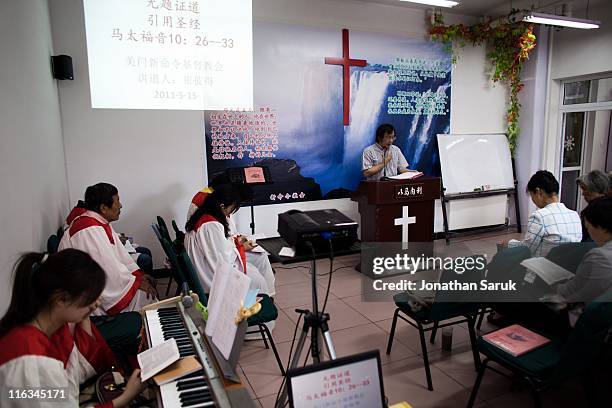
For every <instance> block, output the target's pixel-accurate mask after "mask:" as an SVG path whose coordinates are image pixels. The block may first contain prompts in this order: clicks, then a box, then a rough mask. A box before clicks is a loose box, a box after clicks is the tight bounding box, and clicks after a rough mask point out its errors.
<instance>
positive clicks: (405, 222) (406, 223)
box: [395, 205, 416, 242]
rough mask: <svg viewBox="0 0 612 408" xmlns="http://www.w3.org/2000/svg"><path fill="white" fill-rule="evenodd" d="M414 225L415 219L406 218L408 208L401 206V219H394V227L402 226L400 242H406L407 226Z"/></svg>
mask: <svg viewBox="0 0 612 408" xmlns="http://www.w3.org/2000/svg"><path fill="white" fill-rule="evenodd" d="M410 224H416V217H409V216H408V206H407V205H404V206H402V218H396V219H395V225H401V226H402V242H408V226H409V225H410Z"/></svg>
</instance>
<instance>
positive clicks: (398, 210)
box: [351, 176, 440, 242]
mask: <svg viewBox="0 0 612 408" xmlns="http://www.w3.org/2000/svg"><path fill="white" fill-rule="evenodd" d="M438 198H440V178H438V177H430V176H421V177H418V178H416V179H411V180H387V181H362V182H361V184H359V187H357V191H355V193H353V195H352V196H351V200H352V201H356V202H357V203H359V214H361V241H362V242H433V239H434V201H435V200H436V199H438Z"/></svg>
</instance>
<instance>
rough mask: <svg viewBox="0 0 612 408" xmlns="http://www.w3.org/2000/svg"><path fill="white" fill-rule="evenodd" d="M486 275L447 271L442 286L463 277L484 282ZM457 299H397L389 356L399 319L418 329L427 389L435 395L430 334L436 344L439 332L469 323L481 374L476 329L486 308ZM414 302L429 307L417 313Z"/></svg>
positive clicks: (441, 294)
mask: <svg viewBox="0 0 612 408" xmlns="http://www.w3.org/2000/svg"><path fill="white" fill-rule="evenodd" d="M483 273H484V270H483V269H474V270H473V271H471V272H468V271H466V272H465V273H463V274H461V275H457V274H456V273H455V272H454V271H452V270H446V271H443V272H442V274H441V277H440V282H447V281H451V280H454V279H457V278H458V277H461V280H462V281H463V282H477V281H480V280H481V279H482V278H483ZM456 296H457V293H456V292H454V291H448V292H445V291H438V292H436V293H435V294H433V296H432V297H431V298H430V299H423V298H420V297H419V296H418V293H416V294H413V293H410V292H403V293H400V294H397V295H395V296H394V297H393V299H394V301H395V305H396V306H397V308H396V309H395V313H394V314H393V322H392V324H391V332H390V334H389V342H388V343H387V354H391V347H392V345H393V338H394V337H395V328H396V326H397V320H398V318H399V319H401V320H403V321H405V322H406V323H408V324H409V325H411V326H412V327H414V328H415V329H417V330H418V331H419V337H420V340H421V351H422V355H423V364H424V366H425V377H426V379H427V389H428V390H429V391H433V383H432V379H431V370H430V367H429V357H428V354H427V343H426V342H425V333H426V332H429V331H430V332H431V337H430V339H429V341H430V343H433V342H434V341H435V336H436V332H437V330H438V329H439V328H442V327H448V326H453V325H456V324H459V323H465V322H467V326H468V331H469V333H470V343H471V345H472V353H473V357H474V366H475V368H476V370H478V368H479V366H480V356H479V355H478V351H477V348H476V330H475V327H474V326H475V325H476V316H477V314H478V312H479V309H480V308H481V307H482V305H481V304H480V303H475V302H470V301H469V298H466V299H465V300H464V301H461V302H458V301H457V300H459V299H456ZM413 302H416V303H419V304H427V305H428V306H424V307H422V308H421V309H420V310H418V311H414V310H413V309H412V307H411V305H410V303H413ZM461 317H463V319H457V318H461Z"/></svg>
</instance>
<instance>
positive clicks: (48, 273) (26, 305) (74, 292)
mask: <svg viewBox="0 0 612 408" xmlns="http://www.w3.org/2000/svg"><path fill="white" fill-rule="evenodd" d="M45 256H46V255H45V254H41V253H37V252H30V253H26V254H24V255H22V256H21V258H20V259H19V261H17V263H16V264H15V267H14V270H13V277H14V282H13V293H12V296H11V304H10V305H9V308H8V310H7V312H6V314H5V315H4V317H3V318H2V319H1V320H0V337H2V336H4V335H5V334H6V333H8V332H9V331H10V330H11V329H12V328H13V327H16V326H20V325H22V324H26V323H28V322H31V321H32V320H33V319H34V318H35V317H36V315H38V313H40V312H41V310H43V309H44V308H46V307H49V306H50V303H51V301H52V300H53V298H54V297H55V296H57V295H65V296H67V297H68V299H69V301H74V302H78V303H79V304H80V305H82V306H85V305H88V304H91V303H93V302H94V301H95V300H96V299H97V298H98V297H99V296H100V294H101V293H102V290H104V285H106V274H105V273H104V270H103V269H102V268H101V267H100V265H98V263H97V262H96V261H94V260H93V259H92V257H91V256H89V255H88V254H87V253H85V252H83V251H79V250H78V249H72V248H69V249H64V250H63V251H60V252H57V253H55V254H53V255H49V256H48V257H47V259H46V260H45V259H44V258H45Z"/></svg>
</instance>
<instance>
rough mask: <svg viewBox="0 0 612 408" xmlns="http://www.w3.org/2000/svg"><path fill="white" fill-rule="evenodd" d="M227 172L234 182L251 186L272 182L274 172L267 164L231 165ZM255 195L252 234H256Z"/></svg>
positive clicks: (252, 204) (252, 203) (252, 200)
mask: <svg viewBox="0 0 612 408" xmlns="http://www.w3.org/2000/svg"><path fill="white" fill-rule="evenodd" d="M225 174H227V177H228V178H229V180H230V181H231V182H232V183H241V184H246V185H249V186H253V187H255V186H261V185H265V184H272V174H271V173H270V169H269V168H268V167H267V166H245V167H230V168H228V169H226V170H225ZM254 200H255V195H253V197H252V198H251V205H250V207H251V223H250V225H249V226H250V227H251V234H255V208H254Z"/></svg>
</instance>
